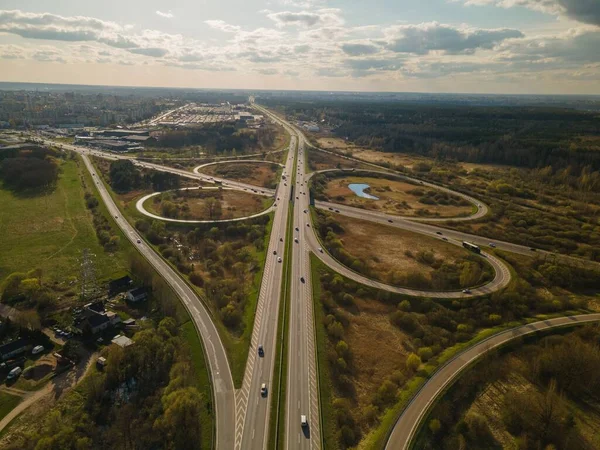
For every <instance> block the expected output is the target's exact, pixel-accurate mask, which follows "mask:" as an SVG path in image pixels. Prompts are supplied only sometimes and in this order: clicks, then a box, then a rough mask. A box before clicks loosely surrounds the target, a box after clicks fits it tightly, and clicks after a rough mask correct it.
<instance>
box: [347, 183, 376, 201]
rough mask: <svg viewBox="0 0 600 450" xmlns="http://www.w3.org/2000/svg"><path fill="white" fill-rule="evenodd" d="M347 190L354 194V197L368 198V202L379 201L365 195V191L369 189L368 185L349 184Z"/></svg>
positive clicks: (369, 195) (372, 196)
mask: <svg viewBox="0 0 600 450" xmlns="http://www.w3.org/2000/svg"><path fill="white" fill-rule="evenodd" d="M348 188H350V190H351V191H352V192H354V193H355V194H356V195H358V196H359V197H362V198H368V199H369V200H379V197H375V196H374V195H371V194H367V193H366V192H365V189H369V185H368V184H364V183H350V184H349V185H348Z"/></svg>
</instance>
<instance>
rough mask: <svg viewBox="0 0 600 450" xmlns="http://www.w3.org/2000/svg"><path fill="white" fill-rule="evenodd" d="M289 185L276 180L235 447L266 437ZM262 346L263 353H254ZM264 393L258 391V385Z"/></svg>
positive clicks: (261, 444) (263, 443)
mask: <svg viewBox="0 0 600 450" xmlns="http://www.w3.org/2000/svg"><path fill="white" fill-rule="evenodd" d="M295 149H296V140H295V138H292V140H291V142H290V151H289V154H288V158H287V160H286V164H285V168H284V171H283V176H285V178H286V179H287V178H291V174H292V170H293V167H294V160H295V158H296V150H295ZM291 190H292V186H291V185H290V183H288V182H287V181H285V180H283V181H282V182H280V183H279V186H278V188H277V194H276V198H275V201H276V203H277V204H278V207H277V208H276V209H275V215H274V217H273V227H272V231H271V237H270V239H269V247H268V249H267V259H266V262H265V268H264V273H263V279H262V283H261V289H260V293H259V298H258V304H257V308H256V314H255V319H254V328H253V330H252V340H251V345H250V353H249V354H248V360H247V363H246V371H245V373H244V380H243V383H242V388H241V389H240V390H239V391H238V392H237V394H236V416H237V418H236V420H237V425H236V440H235V448H236V450H237V449H244V450H246V449H256V450H259V449H264V448H266V447H267V444H268V442H267V439H268V436H269V413H270V408H271V398H270V397H271V395H272V393H271V392H270V389H271V386H272V385H273V377H274V374H273V370H274V368H275V358H276V356H277V355H276V352H275V349H276V335H277V325H278V318H279V308H280V302H281V299H280V296H281V284H282V281H283V266H284V264H283V260H284V258H286V257H287V255H285V254H284V250H285V243H286V239H287V236H286V231H287V217H288V209H289V208H290V207H291V206H290V201H289V200H290V196H291ZM259 346H262V348H263V350H264V353H263V355H262V356H260V355H259V354H258V347H259ZM263 383H264V384H265V385H266V389H267V391H266V393H261V385H262V384H263Z"/></svg>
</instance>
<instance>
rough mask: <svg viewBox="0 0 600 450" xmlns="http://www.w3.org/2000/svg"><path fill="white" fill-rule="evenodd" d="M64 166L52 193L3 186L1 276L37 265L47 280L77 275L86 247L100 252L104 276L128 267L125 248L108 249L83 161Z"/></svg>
mask: <svg viewBox="0 0 600 450" xmlns="http://www.w3.org/2000/svg"><path fill="white" fill-rule="evenodd" d="M61 170H62V173H61V175H60V178H59V181H58V184H57V186H56V189H55V190H54V191H53V192H51V193H47V194H40V195H39V196H32V197H20V196H18V195H15V194H13V193H12V192H9V191H7V190H4V189H0V204H1V205H2V208H0V234H1V235H2V239H0V280H2V279H4V278H5V277H6V276H8V275H9V274H10V273H12V272H28V271H30V270H32V269H36V268H39V269H41V270H42V271H43V274H44V278H45V279H46V281H49V280H52V281H56V282H59V283H65V282H67V281H69V280H75V279H76V278H77V277H78V276H79V258H80V257H81V252H82V250H83V249H84V248H87V249H89V250H90V253H92V254H94V255H95V258H94V261H95V267H96V271H97V276H98V278H99V279H106V278H109V277H111V276H116V275H119V274H121V273H122V272H123V271H124V270H125V266H124V263H123V261H124V259H125V258H123V255H121V254H120V253H121V251H119V252H118V253H117V254H111V253H107V252H105V251H104V249H103V248H102V246H101V245H100V243H99V241H98V238H97V237H96V233H95V231H94V226H93V223H92V215H91V213H90V212H89V210H88V209H87V208H86V203H85V200H84V189H83V186H82V180H83V179H86V178H84V170H85V169H84V168H83V165H82V163H80V162H79V161H78V160H68V161H65V162H64V163H62V165H61ZM85 177H89V175H87V173H86V174H85ZM90 179H91V177H90ZM88 183H89V182H88Z"/></svg>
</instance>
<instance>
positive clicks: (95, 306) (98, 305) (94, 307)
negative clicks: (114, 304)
mask: <svg viewBox="0 0 600 450" xmlns="http://www.w3.org/2000/svg"><path fill="white" fill-rule="evenodd" d="M83 307H84V308H85V309H89V310H90V311H94V312H96V313H103V312H104V302H103V301H102V300H98V301H95V302H92V303H87V304H85V305H83Z"/></svg>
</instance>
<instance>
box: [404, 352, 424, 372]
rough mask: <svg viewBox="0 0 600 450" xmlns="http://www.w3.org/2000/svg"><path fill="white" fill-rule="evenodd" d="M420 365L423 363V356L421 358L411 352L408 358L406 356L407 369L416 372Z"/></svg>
mask: <svg viewBox="0 0 600 450" xmlns="http://www.w3.org/2000/svg"><path fill="white" fill-rule="evenodd" d="M420 365H421V358H419V357H418V356H417V355H415V354H414V353H411V354H410V355H408V358H406V368H407V369H409V370H412V371H413V372H415V371H416V370H417V369H418V368H419V366H420Z"/></svg>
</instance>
